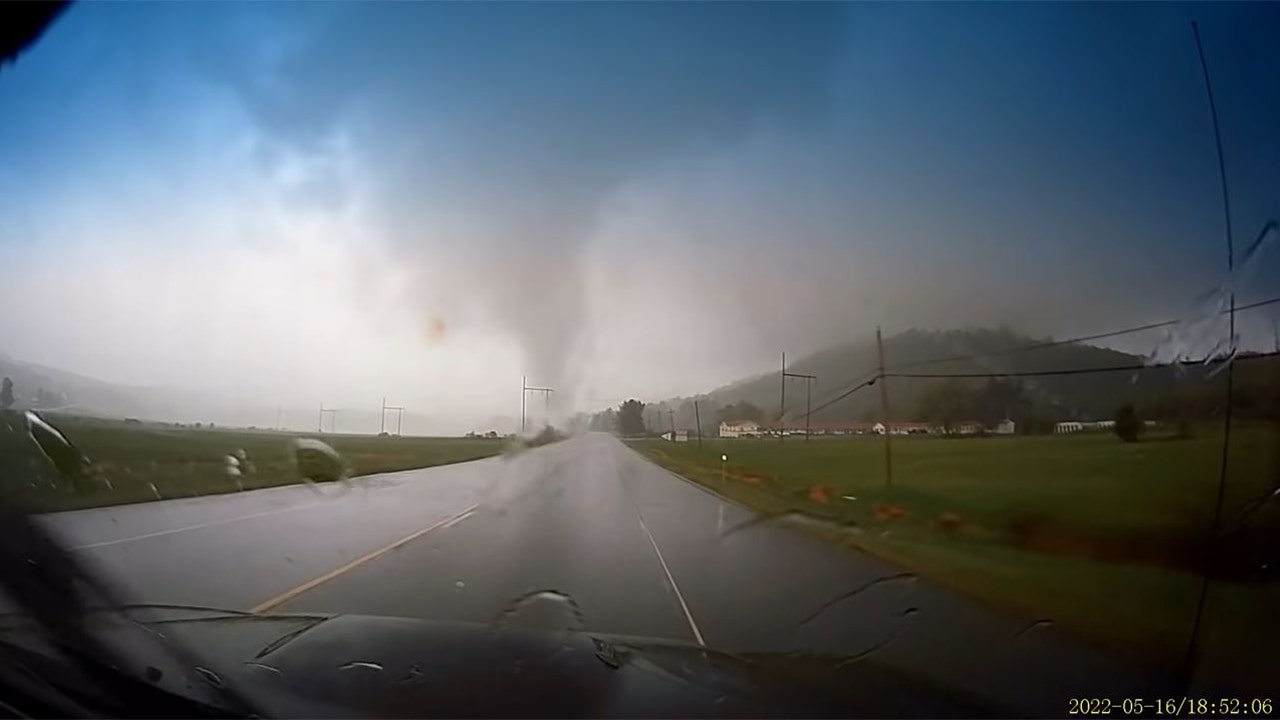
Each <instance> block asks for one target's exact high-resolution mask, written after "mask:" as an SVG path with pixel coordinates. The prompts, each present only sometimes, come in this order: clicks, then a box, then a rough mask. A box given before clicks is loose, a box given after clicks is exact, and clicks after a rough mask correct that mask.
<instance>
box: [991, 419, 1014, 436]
mask: <svg viewBox="0 0 1280 720" xmlns="http://www.w3.org/2000/svg"><path fill="white" fill-rule="evenodd" d="M1015 430H1016V428H1015V426H1014V424H1013V421H1012V420H1010V419H1009V418H1005V419H1003V420H1001V421H1000V422H998V423H996V434H997V435H1012V434H1013V433H1014V431H1015Z"/></svg>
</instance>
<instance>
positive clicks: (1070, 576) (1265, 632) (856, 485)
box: [631, 426, 1280, 691]
mask: <svg viewBox="0 0 1280 720" xmlns="http://www.w3.org/2000/svg"><path fill="white" fill-rule="evenodd" d="M1273 431H1274V428H1270V427H1267V426H1255V427H1248V426H1245V427H1243V429H1242V430H1241V431H1239V432H1234V433H1233V440H1232V448H1231V450H1232V452H1231V457H1232V458H1233V460H1232V465H1231V473H1230V481H1229V483H1228V485H1227V492H1226V503H1225V505H1226V512H1224V515H1223V516H1224V517H1225V518H1229V519H1235V518H1237V517H1239V516H1240V513H1241V511H1242V509H1244V508H1245V507H1246V505H1247V504H1248V503H1249V501H1250V500H1251V499H1255V498H1257V497H1259V496H1266V494H1267V493H1268V491H1269V489H1270V488H1271V487H1272V486H1271V483H1273V482H1275V478H1274V477H1273V469H1274V467H1275V466H1274V465H1273V464H1272V463H1273V462H1274V461H1275V455H1274V453H1275V452H1276V451H1277V450H1280V448H1278V447H1277V445H1276V443H1275V436H1274V433H1273ZM631 444H632V446H633V447H634V448H636V449H637V450H639V451H640V452H641V453H643V454H644V455H646V456H647V457H649V458H650V459H652V460H654V461H655V462H657V463H658V464H660V465H662V466H664V467H666V468H668V469H670V470H672V471H674V472H676V473H679V474H681V475H683V476H685V477H687V478H689V479H690V480H693V481H695V482H698V483H700V484H702V485H704V486H706V487H708V488H709V489H712V490H714V491H716V492H718V493H720V494H722V495H725V496H727V497H729V498H731V499H734V500H736V501H738V502H740V503H742V504H743V505H746V506H748V507H751V508H753V509H755V510H758V511H760V512H763V513H770V514H772V513H790V512H799V513H803V514H805V515H807V516H811V517H817V518H822V519H825V520H829V521H831V522H830V523H821V524H814V523H805V524H804V526H805V527H806V528H807V529H808V530H809V531H811V532H816V533H819V534H821V535H823V536H824V537H825V538H826V539H828V540H830V541H832V542H836V543H841V544H845V545H849V546H851V547H854V548H857V549H859V550H861V551H864V552H868V553H871V554H874V555H876V556H878V557H881V558H884V559H887V560H889V561H891V562H893V563H895V564H897V565H900V566H902V567H904V568H908V569H910V570H912V571H915V572H917V573H919V574H921V575H922V576H924V577H927V578H929V579H931V580H932V581H934V582H935V583H938V584H940V585H943V586H946V587H949V588H951V589H954V590H957V591H959V592H962V593H964V594H966V595H968V596H970V597H973V598H975V599H977V600H979V601H981V602H983V603H985V604H987V605H989V606H991V607H994V608H996V609H999V610H1001V611H1004V612H1009V613H1014V614H1017V615H1019V616H1022V617H1024V618H1026V619H1027V620H1028V621H1032V620H1042V619H1049V620H1051V621H1052V622H1053V623H1054V625H1055V626H1057V627H1059V628H1060V629H1063V630H1066V631H1068V632H1070V633H1073V634H1075V635H1077V636H1079V637H1082V638H1084V639H1086V640H1087V641H1090V642H1092V643H1094V644H1097V645H1100V646H1103V647H1105V648H1108V649H1110V650H1112V651H1115V652H1118V653H1120V654H1123V655H1126V656H1129V657H1131V658H1134V659H1137V660H1139V661H1141V662H1144V663H1149V664H1153V665H1156V666H1160V667H1164V668H1176V667H1177V666H1178V665H1179V664H1180V663H1181V661H1182V658H1183V656H1184V653H1185V651H1186V647H1187V642H1188V639H1189V637H1190V629H1191V619H1192V617H1193V616H1194V612H1195V607H1196V602H1197V599H1198V594H1199V589H1200V584H1201V575H1200V569H1201V568H1202V566H1203V564H1204V557H1205V553H1204V552H1203V546H1204V544H1205V543H1204V539H1205V537H1206V533H1207V531H1208V527H1209V522H1210V520H1211V514H1212V504H1213V498H1214V496H1215V494H1216V487H1217V485H1216V481H1217V473H1216V470H1217V466H1218V463H1219V462H1220V461H1221V456H1220V452H1221V436H1220V435H1218V434H1216V433H1213V432H1202V434H1201V435H1200V436H1199V437H1196V438H1194V439H1191V440H1179V441H1153V442H1144V443H1137V444H1124V443H1119V442H1117V441H1116V440H1115V438H1113V437H1109V436H1101V435H1099V436H1067V437H1042V438H1041V437H1031V438H1022V437H1018V438H984V439H968V440H957V439H937V438H919V439H917V438H903V439H897V438H895V440H894V445H893V452H894V486H893V488H892V490H887V489H886V488H885V486H884V456H883V452H884V449H883V445H882V444H881V441H880V440H879V439H876V438H848V439H823V440H817V439H815V440H814V441H812V442H810V443H807V444H806V443H805V442H804V441H803V440H802V439H789V440H788V441H787V442H786V443H782V444H779V443H778V442H777V441H776V440H772V441H771V440H726V441H719V440H716V441H706V442H704V448H703V449H702V451H701V452H699V450H698V448H697V446H696V444H695V443H689V444H672V443H667V442H662V441H638V442H633V443H631ZM722 453H724V454H726V455H728V457H729V460H728V462H726V463H724V465H723V468H722V466H721V462H720V456H721V454H722ZM1271 504H1272V505H1274V504H1275V503H1274V502H1273V503H1271ZM1249 519H1250V522H1248V523H1244V524H1243V526H1242V527H1243V529H1241V527H1237V524H1236V523H1233V522H1228V523H1226V524H1225V525H1224V527H1225V528H1227V529H1228V530H1232V532H1231V533H1229V534H1228V536H1227V538H1225V539H1224V541H1223V543H1224V545H1223V547H1224V548H1225V550H1226V551H1227V552H1228V553H1229V554H1230V556H1231V558H1234V560H1235V561H1236V562H1235V563H1234V564H1233V563H1232V562H1227V563H1220V564H1222V565H1225V567H1226V570H1225V571H1221V570H1220V572H1225V573H1226V576H1225V577H1220V578H1219V579H1217V580H1216V581H1215V582H1214V583H1213V584H1212V585H1211V593H1210V596H1209V603H1208V605H1207V608H1208V612H1207V613H1206V618H1205V625H1204V634H1203V637H1202V642H1203V645H1202V653H1201V655H1200V657H1201V663H1200V665H1199V672H1200V673H1201V674H1200V677H1202V678H1213V679H1215V680H1217V681H1219V682H1224V683H1226V684H1228V685H1229V686H1235V687H1241V688H1243V689H1251V688H1252V689H1257V690H1259V691H1262V690H1265V689H1267V688H1268V687H1271V686H1273V685H1274V678H1275V677H1280V660H1278V659H1277V657H1276V653H1275V652H1274V648H1273V647H1271V643H1270V642H1269V641H1266V640H1263V638H1264V637H1277V636H1280V621H1277V620H1276V619H1275V618H1274V617H1273V615H1274V613H1272V612H1270V610H1269V608H1274V607H1275V606H1276V604H1277V602H1280V583H1277V582H1276V580H1275V575H1274V573H1269V572H1268V571H1266V570H1265V569H1263V568H1262V567H1261V566H1262V565H1266V564H1267V562H1266V560H1267V559H1268V557H1269V555H1268V553H1271V554H1274V552H1275V550H1276V546H1275V544H1274V538H1275V537H1276V531H1277V529H1278V528H1280V522H1278V521H1280V517H1278V514H1277V510H1276V508H1275V507H1269V508H1268V507H1265V506H1264V507H1263V509H1262V511H1261V512H1257V513H1254V514H1253V515H1251V516H1249Z"/></svg>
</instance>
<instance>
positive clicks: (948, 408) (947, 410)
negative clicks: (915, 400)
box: [916, 380, 973, 434]
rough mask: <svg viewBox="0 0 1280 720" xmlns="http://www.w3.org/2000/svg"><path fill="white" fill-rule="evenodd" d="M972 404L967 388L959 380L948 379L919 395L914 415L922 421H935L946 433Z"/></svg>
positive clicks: (962, 418)
mask: <svg viewBox="0 0 1280 720" xmlns="http://www.w3.org/2000/svg"><path fill="white" fill-rule="evenodd" d="M972 404H973V402H972V398H971V396H970V393H969V390H968V388H967V387H965V385H964V384H963V383H961V382H960V381H959V380H948V381H946V382H944V383H941V384H937V385H933V386H931V387H930V388H929V389H928V390H925V391H924V393H923V394H922V395H921V396H920V402H919V406H918V407H917V409H916V417H918V418H919V419H920V420H922V421H924V422H931V423H937V424H940V425H942V429H943V431H944V432H946V433H947V434H950V433H951V430H952V428H953V427H954V426H955V424H956V423H958V422H960V421H961V420H966V419H968V418H966V417H964V416H965V415H967V414H968V413H969V411H970V406H971V405H972Z"/></svg>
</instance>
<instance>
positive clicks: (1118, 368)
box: [810, 352, 1280, 414]
mask: <svg viewBox="0 0 1280 720" xmlns="http://www.w3.org/2000/svg"><path fill="white" fill-rule="evenodd" d="M1272 357H1280V352H1265V353H1253V354H1250V355H1238V356H1236V357H1234V358H1232V359H1231V360H1229V361H1228V362H1232V363H1235V362H1244V361H1248V360H1264V359H1266V358H1272ZM1202 364H1204V361H1203V360H1178V361H1176V362H1170V363H1156V364H1152V365H1143V364H1130V365H1109V366H1107V367H1096V368H1061V369H1055V370H1028V371H1025V372H982V373H895V372H889V373H885V374H884V375H880V374H879V373H876V374H875V375H874V376H873V377H871V378H868V379H867V380H864V381H862V382H860V383H858V384H857V385H854V386H853V387H851V388H849V389H848V390H846V391H844V392H842V393H840V394H839V395H837V396H836V397H834V398H832V399H830V400H828V401H827V402H825V403H823V404H821V405H819V406H818V407H816V408H814V409H813V410H812V412H811V413H810V414H814V413H817V412H819V411H822V410H825V409H827V408H829V407H831V406H832V405H834V404H836V403H838V402H840V401H841V400H844V399H845V398H847V397H849V396H850V395H852V394H854V393H855V392H857V391H859V390H862V389H864V388H868V387H871V386H872V385H875V384H876V381H877V380H879V379H880V378H882V377H885V378H1006V377H1048V376H1057V375H1089V374H1092V373H1104V372H1124V371H1131V372H1136V371H1142V370H1155V369H1158V368H1166V367H1173V366H1176V365H1183V366H1188V365H1202Z"/></svg>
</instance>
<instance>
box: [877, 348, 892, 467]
mask: <svg viewBox="0 0 1280 720" xmlns="http://www.w3.org/2000/svg"><path fill="white" fill-rule="evenodd" d="M876 355H877V356H878V357H879V358H880V376H879V378H878V379H879V382H880V422H881V424H883V425H884V487H885V489H886V490H892V489H893V448H892V447H891V446H892V444H893V443H892V440H891V438H892V437H893V430H892V428H891V427H890V426H889V385H888V379H887V378H885V376H884V339H883V338H882V337H881V336H880V326H879V325H877V326H876Z"/></svg>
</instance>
